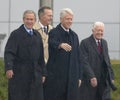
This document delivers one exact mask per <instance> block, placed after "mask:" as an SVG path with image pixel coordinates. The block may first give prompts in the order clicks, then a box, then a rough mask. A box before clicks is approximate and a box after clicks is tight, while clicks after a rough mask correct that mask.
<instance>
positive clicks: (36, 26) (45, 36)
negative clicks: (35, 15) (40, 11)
mask: <svg viewBox="0 0 120 100" xmlns="http://www.w3.org/2000/svg"><path fill="white" fill-rule="evenodd" d="M33 28H34V29H35V30H37V31H38V32H39V33H40V35H41V37H42V41H43V48H44V60H45V63H47V61H48V58H49V55H48V36H49V35H48V34H46V33H45V32H44V31H43V29H42V27H41V26H40V24H39V22H38V21H37V22H36V23H35V24H34V26H33ZM51 29H52V26H51V25H48V26H47V31H48V33H49V31H50V30H51Z"/></svg>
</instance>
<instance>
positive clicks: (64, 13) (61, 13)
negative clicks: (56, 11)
mask: <svg viewBox="0 0 120 100" xmlns="http://www.w3.org/2000/svg"><path fill="white" fill-rule="evenodd" d="M68 13H69V14H71V15H73V11H72V10H71V9H70V8H64V9H62V10H61V12H60V17H61V18H63V17H64V16H65V15H66V14H68Z"/></svg>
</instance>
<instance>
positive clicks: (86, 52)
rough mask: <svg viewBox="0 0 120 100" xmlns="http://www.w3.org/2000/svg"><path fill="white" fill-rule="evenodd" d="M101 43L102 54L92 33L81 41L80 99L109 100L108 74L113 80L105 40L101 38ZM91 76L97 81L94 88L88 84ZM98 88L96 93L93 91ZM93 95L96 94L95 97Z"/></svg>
mask: <svg viewBox="0 0 120 100" xmlns="http://www.w3.org/2000/svg"><path fill="white" fill-rule="evenodd" d="M101 44H102V54H100V53H99V51H98V49H97V44H96V41H95V39H94V37H93V35H91V36H90V37H88V38H86V39H84V40H82V41H81V44H80V58H81V66H82V68H83V81H82V86H81V88H80V100H110V86H109V84H108V83H109V82H108V79H109V78H108V76H110V80H113V79H114V74H113V70H112V67H111V64H110V58H109V55H108V46H107V42H106V41H105V40H104V39H102V40H101ZM101 62H102V63H101ZM108 70H109V71H110V72H109V71H108ZM93 77H96V78H97V81H98V86H97V87H96V88H93V87H92V86H91V85H90V79H91V78H93ZM98 88H99V90H100V91H99V93H98V92H97V93H96V92H95V91H96V90H97V89H98ZM98 94H100V95H98ZM94 95H96V97H95V98H94Z"/></svg>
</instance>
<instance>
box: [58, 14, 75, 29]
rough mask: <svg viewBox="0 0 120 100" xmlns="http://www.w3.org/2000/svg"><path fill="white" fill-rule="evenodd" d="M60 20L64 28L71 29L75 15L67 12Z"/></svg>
mask: <svg viewBox="0 0 120 100" xmlns="http://www.w3.org/2000/svg"><path fill="white" fill-rule="evenodd" d="M60 21H61V24H62V25H63V27H64V28H66V29H69V28H70V27H71V25H72V21H73V15H71V14H66V15H65V16H64V17H63V18H61V19H60Z"/></svg>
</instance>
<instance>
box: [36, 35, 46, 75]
mask: <svg viewBox="0 0 120 100" xmlns="http://www.w3.org/2000/svg"><path fill="white" fill-rule="evenodd" d="M38 36H40V56H39V65H40V66H41V69H42V75H43V76H46V75H47V69H46V66H45V60H44V48H43V42H42V38H41V35H40V34H39V35H38Z"/></svg>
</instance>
